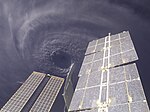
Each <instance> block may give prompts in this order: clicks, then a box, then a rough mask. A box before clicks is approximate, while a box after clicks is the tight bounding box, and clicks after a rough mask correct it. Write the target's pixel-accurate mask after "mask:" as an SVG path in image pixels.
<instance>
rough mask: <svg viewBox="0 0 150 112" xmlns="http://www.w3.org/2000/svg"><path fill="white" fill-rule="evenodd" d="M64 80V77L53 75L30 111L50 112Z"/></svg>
mask: <svg viewBox="0 0 150 112" xmlns="http://www.w3.org/2000/svg"><path fill="white" fill-rule="evenodd" d="M63 82H64V79H63V78H60V77H56V76H51V77H50V79H49V81H48V82H47V84H46V86H45V87H44V89H43V90H42V92H41V93H40V95H39V97H38V98H37V100H36V101H35V103H34V105H33V106H32V108H31V110H30V112H41V111H42V112H49V111H50V109H51V107H52V105H53V103H54V101H55V99H56V97H57V95H58V93H59V91H60V89H61V87H62V84H63Z"/></svg>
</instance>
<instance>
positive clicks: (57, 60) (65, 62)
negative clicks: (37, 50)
mask: <svg viewBox="0 0 150 112" xmlns="http://www.w3.org/2000/svg"><path fill="white" fill-rule="evenodd" d="M51 58H52V61H53V63H54V64H55V65H56V66H58V67H60V68H62V69H65V68H69V67H70V65H71V57H70V55H69V54H68V53H66V52H63V51H61V50H58V51H55V52H53V54H52V56H51Z"/></svg>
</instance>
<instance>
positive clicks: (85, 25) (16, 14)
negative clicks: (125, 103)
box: [0, 0, 150, 112]
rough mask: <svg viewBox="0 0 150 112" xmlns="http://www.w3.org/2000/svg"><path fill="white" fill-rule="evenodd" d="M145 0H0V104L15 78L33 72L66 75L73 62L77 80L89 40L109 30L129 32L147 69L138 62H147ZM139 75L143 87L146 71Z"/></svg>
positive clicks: (22, 78) (15, 83)
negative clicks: (127, 0)
mask: <svg viewBox="0 0 150 112" xmlns="http://www.w3.org/2000/svg"><path fill="white" fill-rule="evenodd" d="M144 1H146V0H144ZM145 3H146V2H145ZM148 3H149V2H148ZM148 3H147V5H146V4H144V2H143V3H141V2H140V1H138V0H137V1H131V2H126V0H123V1H122V2H120V1H119V0H115V2H113V1H110V0H105V1H104V0H99V1H97V0H93V1H90V0H82V1H81V0H69V1H65V0H5V1H4V0H0V18H1V19H0V77H1V78H0V91H1V92H0V107H2V106H3V105H4V104H5V103H6V101H7V100H8V99H9V98H10V97H11V95H12V94H13V93H14V92H15V91H16V90H17V88H18V87H20V85H21V83H18V82H24V81H25V80H26V79H27V77H28V76H29V75H30V74H31V73H32V72H33V71H37V72H42V73H46V74H52V75H56V76H60V77H66V75H67V73H68V72H69V70H70V67H71V66H72V64H74V65H76V69H75V71H76V74H73V79H75V81H77V78H78V74H77V73H78V72H79V70H80V67H81V64H82V61H83V59H84V54H85V52H86V48H87V46H88V43H89V42H90V41H92V40H95V39H98V38H101V37H104V36H106V35H108V33H111V34H115V33H119V32H122V31H124V30H129V31H130V33H131V36H132V37H133V38H132V39H133V42H134V43H135V48H136V49H137V53H138V54H139V57H140V58H141V60H139V62H138V66H139V68H140V71H141V72H142V74H146V73H147V72H148V69H147V68H146V67H143V66H145V65H147V64H149V62H150V61H149V58H148V57H147V53H148V52H149V49H148V47H147V46H149V42H148V41H147V40H149V39H148V38H147V37H148V36H147V35H149V25H150V23H149V21H148V20H149V16H148V14H149V12H150V10H149V5H148ZM138 7H140V8H138ZM141 9H144V13H143V11H142V10H141ZM144 14H145V15H144ZM143 43H144V44H143ZM141 46H142V47H141ZM143 49H144V50H143ZM146 71H147V72H146ZM142 77H144V78H143V80H144V81H143V82H145V83H144V86H145V88H148V87H149V84H148V82H149V80H148V79H149V78H148V75H142ZM145 77H147V78H145ZM149 93H150V92H149V91H147V92H146V94H149ZM148 97H149V96H148ZM60 103H62V105H64V104H63V102H61V101H60ZM62 108H63V106H61V105H60V109H62ZM59 111H60V110H59V109H58V110H57V109H56V112H59Z"/></svg>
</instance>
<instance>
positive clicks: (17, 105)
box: [1, 72, 45, 112]
mask: <svg viewBox="0 0 150 112" xmlns="http://www.w3.org/2000/svg"><path fill="white" fill-rule="evenodd" d="M44 77H45V74H43V73H39V72H33V73H32V74H31V75H30V76H29V77H28V79H27V80H26V81H25V82H24V83H23V84H22V86H21V87H20V88H19V89H18V90H17V91H16V93H15V94H14V95H13V96H12V97H11V98H10V99H9V101H8V102H7V103H6V104H5V105H4V106H3V108H2V109H1V112H20V111H21V110H22V108H23V107H24V105H25V104H26V103H27V101H28V100H29V99H30V97H31V96H32V94H33V93H34V91H35V90H36V88H37V87H38V86H39V84H40V83H41V81H42V80H43V79H44Z"/></svg>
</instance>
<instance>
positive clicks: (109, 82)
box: [69, 32, 149, 112]
mask: <svg viewBox="0 0 150 112" xmlns="http://www.w3.org/2000/svg"><path fill="white" fill-rule="evenodd" d="M137 59H138V57H137V54H136V51H135V48H134V46H133V43H132V40H131V37H130V35H129V32H123V33H120V34H116V35H112V36H110V34H109V36H106V37H105V38H101V39H98V40H94V41H92V42H90V43H89V45H88V48H87V51H86V53H85V58H84V61H83V64H82V67H81V70H80V73H79V80H78V83H77V86H76V89H75V92H74V95H73V98H72V101H71V104H70V107H69V112H76V111H83V112H149V108H148V105H147V101H146V98H145V95H144V91H143V88H142V84H141V81H140V77H139V74H138V71H137V68H136V64H135V63H132V64H129V62H133V61H136V60H137Z"/></svg>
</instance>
